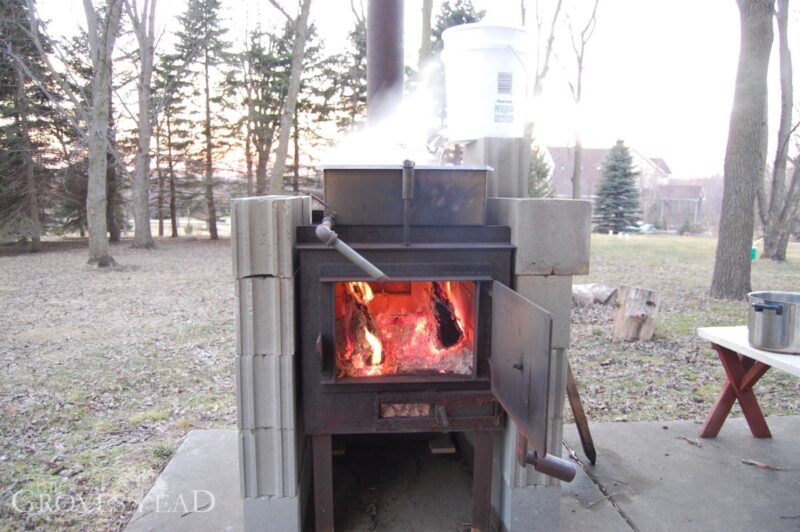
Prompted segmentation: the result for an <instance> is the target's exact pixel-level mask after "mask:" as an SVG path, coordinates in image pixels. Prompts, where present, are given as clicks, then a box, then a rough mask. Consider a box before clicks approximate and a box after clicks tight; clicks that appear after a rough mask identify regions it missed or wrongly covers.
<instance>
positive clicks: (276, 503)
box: [231, 196, 311, 532]
mask: <svg viewBox="0 0 800 532" xmlns="http://www.w3.org/2000/svg"><path fill="white" fill-rule="evenodd" d="M231 210H232V215H231V222H232V227H231V248H232V254H233V276H234V278H235V283H236V284H235V293H236V328H237V331H236V332H237V334H236V338H237V341H236V403H237V408H236V420H237V426H238V428H239V466H240V467H239V473H240V484H241V494H242V497H243V502H244V529H245V530H246V531H251V530H253V531H254V530H259V531H276V532H278V531H281V532H283V531H286V530H301V528H302V516H303V515H304V509H305V505H306V503H307V501H306V500H305V499H307V497H308V493H309V491H310V489H308V486H309V485H310V474H311V467H310V456H309V454H310V453H309V452H308V450H307V449H306V444H305V443H306V438H305V435H304V433H303V429H302V424H301V422H300V421H301V419H300V418H299V417H298V415H297V409H298V399H299V398H298V394H297V387H296V378H295V377H296V375H297V368H298V366H299V364H298V362H297V359H296V354H297V353H296V324H295V307H294V301H295V271H296V261H295V257H294V243H295V233H296V228H297V226H298V225H305V224H310V223H311V198H310V197H293V196H264V197H258V198H245V199H236V200H233V201H232V202H231Z"/></svg>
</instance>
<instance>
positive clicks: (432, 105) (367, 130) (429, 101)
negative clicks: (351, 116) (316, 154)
mask: <svg viewBox="0 0 800 532" xmlns="http://www.w3.org/2000/svg"><path fill="white" fill-rule="evenodd" d="M440 69H441V63H440V62H439V61H438V60H436V59H433V60H431V61H429V62H428V63H427V64H426V65H425V66H424V67H423V68H422V70H421V71H420V73H419V78H418V84H417V87H416V88H415V89H414V90H413V91H412V92H410V93H408V94H406V95H405V98H404V99H403V101H402V102H401V103H399V104H398V105H397V106H396V108H395V109H393V110H392V111H391V112H390V113H389V114H388V115H387V116H386V117H385V118H383V119H382V120H380V121H379V122H378V123H377V124H374V125H372V124H371V125H369V126H364V127H362V128H359V129H357V130H354V131H352V132H351V133H349V134H348V135H347V136H346V137H345V138H344V139H343V140H342V141H341V142H340V143H339V144H338V145H336V146H334V147H333V148H331V149H330V150H329V151H327V152H326V153H324V154H323V155H322V157H321V158H320V162H321V165H322V166H325V165H337V164H346V165H353V164H355V165H361V164H365V165H371V164H399V163H400V162H402V161H403V160H404V159H411V160H413V161H415V162H416V163H417V164H425V163H428V164H432V163H437V162H438V153H437V148H438V147H439V146H438V144H437V143H436V139H437V136H438V134H439V132H440V130H441V129H442V123H441V117H440V116H439V113H440V106H441V103H438V102H442V100H443V93H444V91H443V87H442V80H443V78H442V76H441V70H440ZM429 147H430V149H429ZM432 151H433V153H432Z"/></svg>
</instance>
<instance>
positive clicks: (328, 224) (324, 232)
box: [316, 215, 389, 282]
mask: <svg viewBox="0 0 800 532" xmlns="http://www.w3.org/2000/svg"><path fill="white" fill-rule="evenodd" d="M333 220H334V216H333V215H328V216H325V218H323V219H322V223H321V224H319V225H318V226H317V229H316V234H317V238H319V239H320V241H322V243H323V244H325V245H326V246H331V247H333V248H334V249H335V250H336V251H338V252H339V253H341V254H342V255H344V257H346V258H347V260H349V261H350V262H352V263H353V264H355V265H356V266H358V267H359V268H360V269H361V270H363V271H364V273H366V274H367V275H369V276H370V278H371V279H372V280H373V281H378V282H385V281H388V280H389V277H388V276H387V275H386V274H385V273H383V272H382V271H381V270H380V269H379V268H378V267H377V266H375V265H374V264H372V263H371V262H370V261H368V260H367V259H365V258H364V256H363V255H361V254H360V253H359V252H358V251H356V250H354V249H353V248H351V247H350V246H348V245H347V244H345V243H344V242H343V241H342V240H341V239H340V238H339V235H337V234H336V232H335V231H334V230H333Z"/></svg>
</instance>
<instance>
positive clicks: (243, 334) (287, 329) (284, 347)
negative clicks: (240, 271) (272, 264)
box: [236, 277, 296, 356]
mask: <svg viewBox="0 0 800 532" xmlns="http://www.w3.org/2000/svg"><path fill="white" fill-rule="evenodd" d="M236 284H237V287H236V329H237V330H236V354H238V355H284V356H292V355H294V353H295V346H296V341H295V337H296V332H295V306H294V301H295V286H294V279H291V278H289V279H280V278H276V277H250V278H247V279H240V280H238V281H236Z"/></svg>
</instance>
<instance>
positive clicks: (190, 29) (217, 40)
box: [178, 0, 231, 240]
mask: <svg viewBox="0 0 800 532" xmlns="http://www.w3.org/2000/svg"><path fill="white" fill-rule="evenodd" d="M221 7H222V6H221V3H220V0H190V1H189V3H188V6H187V8H186V13H185V14H184V15H183V16H181V17H180V22H181V29H180V31H179V32H178V51H179V53H180V54H181V56H182V58H183V59H184V60H189V59H190V58H197V60H196V63H197V65H196V66H197V67H198V68H197V69H196V70H195V71H194V72H192V73H191V74H190V75H193V77H195V78H197V77H199V78H200V79H199V83H198V85H200V86H201V87H202V91H200V94H199V95H200V96H201V98H202V102H203V110H202V117H203V118H202V120H201V122H202V128H203V141H204V142H203V146H202V148H201V149H200V152H201V153H202V156H203V158H204V161H205V167H204V176H203V183H204V187H205V200H206V211H207V215H208V220H207V221H208V230H209V233H210V236H211V240H217V239H218V238H219V236H218V234H217V208H216V204H215V200H214V159H215V157H218V156H219V151H220V148H221V147H223V146H222V144H224V142H223V141H222V139H221V138H220V136H219V130H220V128H222V127H224V126H226V125H227V124H226V123H225V121H226V119H225V117H224V115H223V113H222V112H221V111H222V110H223V107H224V105H225V102H224V100H223V99H222V90H221V89H220V87H219V86H218V84H217V83H215V82H214V80H213V77H214V76H212V72H213V71H217V72H219V71H221V70H223V69H224V68H225V67H226V65H229V64H230V63H231V55H230V53H229V52H228V49H229V48H230V43H228V42H226V41H225V40H224V39H223V36H224V35H225V33H226V32H227V30H226V29H224V28H223V27H222V22H221V20H220V9H221ZM192 62H194V61H192ZM221 77H222V78H224V77H225V73H224V72H222V76H221Z"/></svg>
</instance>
